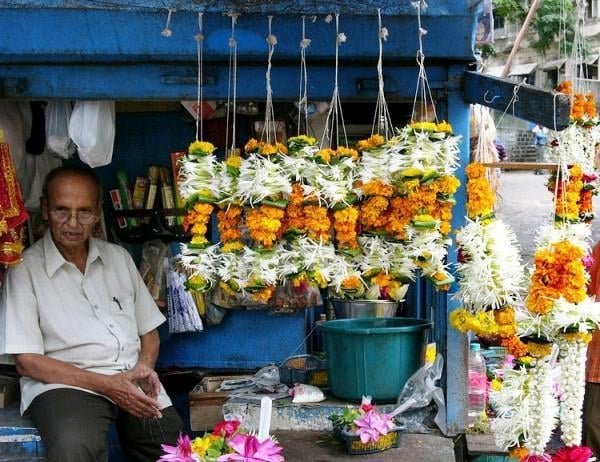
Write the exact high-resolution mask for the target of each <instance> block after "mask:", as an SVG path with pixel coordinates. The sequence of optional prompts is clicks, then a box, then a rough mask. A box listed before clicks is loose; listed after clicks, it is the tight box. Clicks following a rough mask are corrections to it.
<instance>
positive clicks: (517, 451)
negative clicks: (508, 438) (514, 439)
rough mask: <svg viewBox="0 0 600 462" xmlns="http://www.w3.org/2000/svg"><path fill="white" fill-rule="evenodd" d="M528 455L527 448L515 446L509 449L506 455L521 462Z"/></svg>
mask: <svg viewBox="0 0 600 462" xmlns="http://www.w3.org/2000/svg"><path fill="white" fill-rule="evenodd" d="M528 454H529V450H528V449H527V448H524V447H521V446H515V447H512V448H510V449H509V451H508V455H509V457H512V458H513V459H516V460H519V461H520V460H523V459H525V457H527V455H528Z"/></svg>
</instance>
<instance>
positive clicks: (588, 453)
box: [552, 446, 594, 462]
mask: <svg viewBox="0 0 600 462" xmlns="http://www.w3.org/2000/svg"><path fill="white" fill-rule="evenodd" d="M592 457H594V453H593V452H592V450H591V449H590V448H588V447H587V446H569V447H564V448H560V449H559V450H558V451H556V453H555V454H554V455H553V456H552V462H588V460H590V458H592Z"/></svg>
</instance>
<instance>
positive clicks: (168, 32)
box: [160, 8, 177, 38]
mask: <svg viewBox="0 0 600 462" xmlns="http://www.w3.org/2000/svg"><path fill="white" fill-rule="evenodd" d="M175 11H177V10H175V9H174V8H169V14H168V15H167V22H166V24H165V28H164V29H163V30H162V31H161V33H160V35H162V36H163V37H166V38H169V37H170V36H171V34H172V33H173V31H172V30H171V18H172V16H173V13H175Z"/></svg>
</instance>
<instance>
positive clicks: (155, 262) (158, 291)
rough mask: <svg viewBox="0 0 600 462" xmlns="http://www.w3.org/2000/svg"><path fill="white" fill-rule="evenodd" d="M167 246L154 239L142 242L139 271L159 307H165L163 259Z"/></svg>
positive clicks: (167, 249) (166, 253)
mask: <svg viewBox="0 0 600 462" xmlns="http://www.w3.org/2000/svg"><path fill="white" fill-rule="evenodd" d="M168 254H169V246H168V245H166V244H165V243H163V242H162V241H159V240H158V239H155V240H153V241H148V242H145V243H144V246H143V247H142V260H141V261H140V267H139V271H140V274H141V275H142V279H143V280H144V282H145V283H146V286H147V287H148V290H149V291H150V295H152V298H153V299H154V301H155V302H156V304H157V305H158V306H160V307H165V306H166V303H165V290H166V273H165V259H167V257H168Z"/></svg>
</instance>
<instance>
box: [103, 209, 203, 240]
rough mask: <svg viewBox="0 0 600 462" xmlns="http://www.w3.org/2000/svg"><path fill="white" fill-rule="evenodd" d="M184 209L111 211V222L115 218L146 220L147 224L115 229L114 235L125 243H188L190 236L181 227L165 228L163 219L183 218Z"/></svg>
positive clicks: (114, 220)
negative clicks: (156, 241)
mask: <svg viewBox="0 0 600 462" xmlns="http://www.w3.org/2000/svg"><path fill="white" fill-rule="evenodd" d="M186 213H187V212H186V210H185V209H152V210H145V209H136V210H113V211H112V216H113V222H116V218H117V217H124V218H147V219H148V220H147V221H148V222H147V223H143V224H139V225H138V226H135V227H131V228H130V227H127V228H120V227H118V226H116V227H115V233H116V235H117V236H118V237H119V239H121V240H122V241H125V242H144V241H150V240H153V239H160V240H161V241H164V242H173V241H179V242H189V241H190V240H191V238H192V236H191V234H189V233H186V232H184V231H183V228H182V227H181V225H174V226H167V225H165V224H164V222H163V219H164V218H165V217H168V216H185V215H186Z"/></svg>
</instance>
